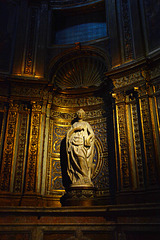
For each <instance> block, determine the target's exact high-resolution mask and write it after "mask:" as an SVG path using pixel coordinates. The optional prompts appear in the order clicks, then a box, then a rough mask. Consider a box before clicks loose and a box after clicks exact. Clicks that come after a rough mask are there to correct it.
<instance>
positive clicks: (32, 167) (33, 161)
mask: <svg viewBox="0 0 160 240" xmlns="http://www.w3.org/2000/svg"><path fill="white" fill-rule="evenodd" d="M41 108H42V107H41V104H39V103H36V102H33V103H32V113H31V126H30V140H29V150H28V159H27V169H26V184H25V191H26V192H35V191H36V187H37V186H36V185H37V182H36V181H37V174H38V170H37V169H38V159H39V150H40V129H41Z"/></svg>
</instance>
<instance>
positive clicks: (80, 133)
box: [66, 121, 94, 185]
mask: <svg viewBox="0 0 160 240" xmlns="http://www.w3.org/2000/svg"><path fill="white" fill-rule="evenodd" d="M66 141H67V142H66V144H67V155H68V175H69V177H70V180H71V182H72V184H73V185H86V184H90V185H93V184H92V182H91V171H92V167H93V155H94V132H93V130H92V128H91V126H90V124H89V123H87V122H85V121H79V122H76V123H74V124H73V125H72V126H71V128H70V129H69V131H68V132H67V138H66Z"/></svg>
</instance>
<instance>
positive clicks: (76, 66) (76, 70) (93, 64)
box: [52, 57, 106, 89]
mask: <svg viewBox="0 0 160 240" xmlns="http://www.w3.org/2000/svg"><path fill="white" fill-rule="evenodd" d="M105 71H106V67H105V65H104V64H103V62H101V61H99V59H97V58H93V57H91V58H89V57H81V58H77V59H73V60H71V61H69V62H67V63H65V64H64V65H63V66H61V68H60V69H59V70H58V71H57V73H56V74H55V75H54V76H53V78H52V82H53V83H54V86H55V87H58V88H60V89H72V88H73V89H75V88H81V87H91V86H96V87H97V86H100V85H101V83H102V82H103V81H104V72H105Z"/></svg>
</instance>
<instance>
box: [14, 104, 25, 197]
mask: <svg viewBox="0 0 160 240" xmlns="http://www.w3.org/2000/svg"><path fill="white" fill-rule="evenodd" d="M21 108H23V110H22V111H21V112H20V126H19V139H18V149H17V160H16V167H15V177H14V192H22V189H23V178H24V168H25V157H26V151H27V149H26V147H27V131H28V120H29V110H28V108H27V106H24V105H22V104H21Z"/></svg>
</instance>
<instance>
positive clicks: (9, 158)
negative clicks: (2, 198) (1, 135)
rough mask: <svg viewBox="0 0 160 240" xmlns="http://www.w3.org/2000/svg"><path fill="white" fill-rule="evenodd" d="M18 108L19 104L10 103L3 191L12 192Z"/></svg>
mask: <svg viewBox="0 0 160 240" xmlns="http://www.w3.org/2000/svg"><path fill="white" fill-rule="evenodd" d="M18 108H19V105H18V104H17V103H14V102H13V101H11V102H10V107H9V112H8V118H7V129H6V135H5V143H4V150H3V160H2V167H1V179H0V189H1V190H2V191H9V190H10V180H11V174H12V164H13V156H14V148H15V138H16V132H17V121H18Z"/></svg>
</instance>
